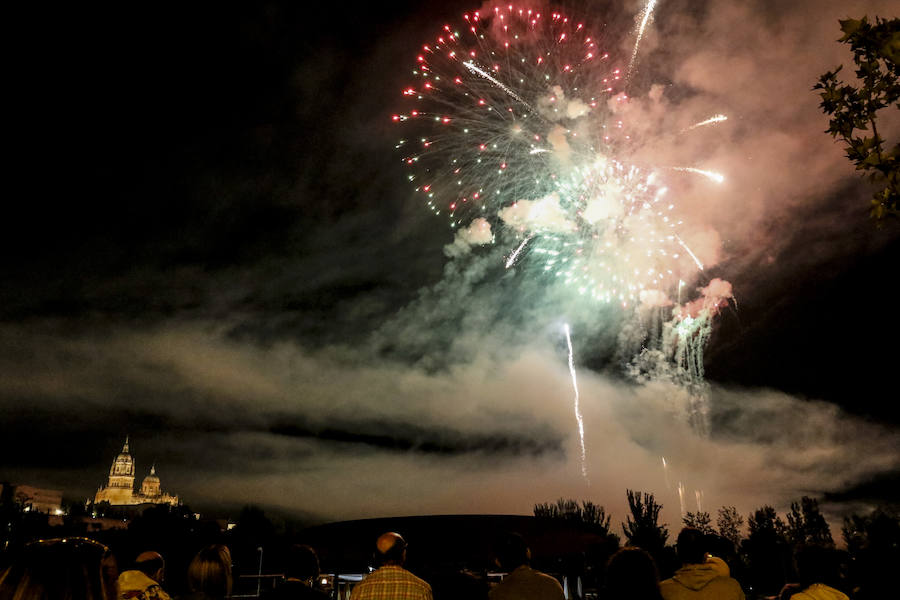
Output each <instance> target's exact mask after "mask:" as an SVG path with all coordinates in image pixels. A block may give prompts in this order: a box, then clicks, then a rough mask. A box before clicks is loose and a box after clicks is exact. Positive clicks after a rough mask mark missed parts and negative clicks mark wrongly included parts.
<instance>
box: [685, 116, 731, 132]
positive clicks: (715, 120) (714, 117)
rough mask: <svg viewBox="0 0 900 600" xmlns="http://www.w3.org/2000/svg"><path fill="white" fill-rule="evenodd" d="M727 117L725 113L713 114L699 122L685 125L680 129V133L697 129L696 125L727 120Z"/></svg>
mask: <svg viewBox="0 0 900 600" xmlns="http://www.w3.org/2000/svg"><path fill="white" fill-rule="evenodd" d="M727 120H728V117H727V116H726V115H713V116H711V117H710V118H708V119H706V120H705V121H700V122H699V123H694V124H693V125H691V126H690V127H686V128H684V129H682V130H681V133H686V132H688V131H691V130H692V129H697V128H698V127H703V126H704V125H714V124H715V123H721V122H722V121H727Z"/></svg>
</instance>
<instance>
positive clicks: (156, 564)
mask: <svg viewBox="0 0 900 600" xmlns="http://www.w3.org/2000/svg"><path fill="white" fill-rule="evenodd" d="M165 572H166V563H165V561H164V560H163V557H162V555H161V554H159V553H158V552H149V551H148V552H142V553H141V554H139V555H138V557H137V558H136V559H135V560H134V568H133V569H130V570H128V571H123V572H122V573H121V574H120V575H119V600H169V595H168V594H167V593H166V592H165V591H164V590H163V589H162V585H161V584H162V582H163V578H164V577H165Z"/></svg>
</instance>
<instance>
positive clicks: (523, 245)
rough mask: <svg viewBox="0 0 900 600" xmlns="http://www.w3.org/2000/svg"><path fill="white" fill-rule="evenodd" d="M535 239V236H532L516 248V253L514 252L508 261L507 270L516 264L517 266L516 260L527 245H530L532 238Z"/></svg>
mask: <svg viewBox="0 0 900 600" xmlns="http://www.w3.org/2000/svg"><path fill="white" fill-rule="evenodd" d="M533 237H534V234H531V235H529V236H528V237H527V238H525V239H524V240H522V243H521V244H519V247H518V248H516V250H515V252H513V253H512V254H510V255H509V258H508V259H506V268H507V269H508V268H510V267H511V266H513V265H514V264H516V258H518V257H519V253H520V252H522V249H523V248H524V247H525V245H526V244H528V242H530V241H531V238H533Z"/></svg>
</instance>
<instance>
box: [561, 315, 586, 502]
mask: <svg viewBox="0 0 900 600" xmlns="http://www.w3.org/2000/svg"><path fill="white" fill-rule="evenodd" d="M565 330H566V345H568V347H569V373H570V374H571V375H572V388H573V389H574V390H575V419H576V420H577V421H578V438H579V441H580V443H581V476H582V477H584V480H585V481H587V482H588V485H590V483H591V482H590V480H589V479H588V475H587V451H586V450H585V448H584V419H583V418H582V416H581V405H580V404H579V396H578V380H577V379H576V378H575V360H574V359H573V356H572V336H571V334H570V332H569V324H568V323H566V324H565Z"/></svg>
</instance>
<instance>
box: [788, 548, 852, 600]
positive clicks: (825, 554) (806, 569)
mask: <svg viewBox="0 0 900 600" xmlns="http://www.w3.org/2000/svg"><path fill="white" fill-rule="evenodd" d="M794 564H795V565H796V566H797V576H798V577H799V579H800V586H799V587H800V588H802V591H800V592H797V593H796V594H792V595H791V597H790V598H791V600H848V597H847V594H845V593H843V592H841V591H840V590H838V589H836V588H833V587H831V586H830V585H827V584H832V583H836V581H835V579H836V578H837V577H838V573H840V568H839V565H838V561H837V557H836V555H835V552H834V550H832V549H830V548H823V547H822V546H803V547H801V548H799V549H797V552H796V553H795V554H794ZM826 582H827V584H826Z"/></svg>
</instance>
